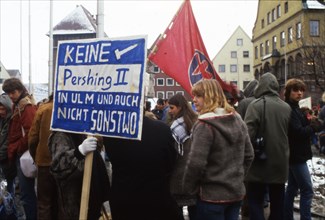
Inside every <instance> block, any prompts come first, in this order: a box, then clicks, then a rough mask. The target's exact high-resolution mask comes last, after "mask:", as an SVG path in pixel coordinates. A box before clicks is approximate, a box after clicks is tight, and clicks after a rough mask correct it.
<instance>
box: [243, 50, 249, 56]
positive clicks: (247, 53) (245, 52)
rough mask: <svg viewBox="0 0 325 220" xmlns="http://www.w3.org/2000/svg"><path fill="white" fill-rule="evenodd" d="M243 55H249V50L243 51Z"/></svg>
mask: <svg viewBox="0 0 325 220" xmlns="http://www.w3.org/2000/svg"><path fill="white" fill-rule="evenodd" d="M243 57H245V58H248V57H249V51H248V50H244V51H243Z"/></svg>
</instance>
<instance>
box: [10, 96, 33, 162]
mask: <svg viewBox="0 0 325 220" xmlns="http://www.w3.org/2000/svg"><path fill="white" fill-rule="evenodd" d="M36 109H37V107H36V105H35V101H34V99H33V98H32V97H31V96H29V95H27V96H25V97H24V98H22V99H20V100H19V101H18V103H17V104H15V105H14V107H13V114H12V117H11V122H10V125H9V133H8V160H9V161H14V160H15V158H16V157H17V156H19V157H20V156H21V155H22V154H23V153H24V152H25V151H26V150H28V133H29V130H30V127H31V126H32V122H33V119H34V116H35V112H36ZM23 133H25V134H23Z"/></svg>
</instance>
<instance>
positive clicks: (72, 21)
mask: <svg viewBox="0 0 325 220" xmlns="http://www.w3.org/2000/svg"><path fill="white" fill-rule="evenodd" d="M96 28H97V24H96V19H95V18H94V16H93V15H92V14H91V13H90V12H89V11H88V10H87V9H85V8H84V7H83V6H82V5H77V7H76V8H75V9H74V10H73V11H72V12H71V13H70V14H68V15H67V16H66V17H65V18H63V20H61V21H60V22H59V23H58V24H57V25H56V26H55V27H54V28H53V35H62V34H64V35H66V34H92V33H96Z"/></svg>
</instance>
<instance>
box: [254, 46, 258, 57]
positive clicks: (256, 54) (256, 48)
mask: <svg viewBox="0 0 325 220" xmlns="http://www.w3.org/2000/svg"><path fill="white" fill-rule="evenodd" d="M254 56H255V59H257V58H258V47H257V46H256V47H255V54H254Z"/></svg>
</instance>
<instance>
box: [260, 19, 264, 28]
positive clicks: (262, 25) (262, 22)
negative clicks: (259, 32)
mask: <svg viewBox="0 0 325 220" xmlns="http://www.w3.org/2000/svg"><path fill="white" fill-rule="evenodd" d="M264 25H265V24H264V19H262V20H261V27H262V28H264Z"/></svg>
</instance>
